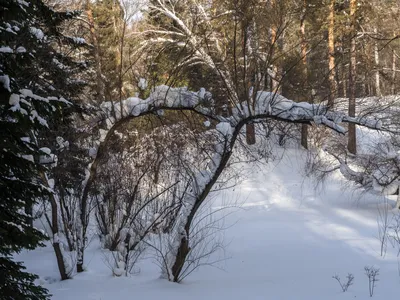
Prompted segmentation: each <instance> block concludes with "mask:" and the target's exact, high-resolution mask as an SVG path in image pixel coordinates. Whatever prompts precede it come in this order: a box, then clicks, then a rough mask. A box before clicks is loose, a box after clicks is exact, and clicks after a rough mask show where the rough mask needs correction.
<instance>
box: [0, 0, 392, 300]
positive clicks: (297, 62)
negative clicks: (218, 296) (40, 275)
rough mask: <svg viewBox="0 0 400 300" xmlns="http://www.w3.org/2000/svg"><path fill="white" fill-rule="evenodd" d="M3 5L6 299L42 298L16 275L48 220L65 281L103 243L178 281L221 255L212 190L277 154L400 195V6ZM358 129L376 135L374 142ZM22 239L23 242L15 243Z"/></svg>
mask: <svg viewBox="0 0 400 300" xmlns="http://www.w3.org/2000/svg"><path fill="white" fill-rule="evenodd" d="M5 2H6V3H5V4H4V6H3V7H2V10H1V24H0V34H1V44H0V84H1V85H2V87H1V94H0V95H1V97H2V100H1V107H0V111H1V122H2V124H3V125H4V126H5V127H4V128H7V130H2V137H4V141H2V142H0V148H2V149H3V150H1V151H2V152H1V160H2V164H3V161H4V162H6V161H7V164H6V163H4V166H2V169H1V172H2V173H1V178H2V179H1V189H2V190H1V192H2V193H3V192H4V194H7V197H8V198H7V199H12V201H14V202H13V203H15V206H9V207H7V208H4V212H0V214H1V215H0V216H6V217H4V220H1V218H0V222H2V223H3V224H1V225H2V226H1V227H0V228H6V230H5V231H4V232H3V231H1V235H2V236H1V239H2V240H4V241H6V242H7V243H5V244H7V245H9V246H4V247H3V248H1V246H0V253H1V254H2V255H4V258H1V259H0V271H1V268H3V269H4V270H6V269H9V270H11V271H10V272H8V273H7V274H11V275H10V276H9V277H7V276H8V275H5V277H4V279H3V278H2V277H1V276H0V279H1V280H4V282H7V284H4V287H3V288H2V287H0V293H4V294H6V295H7V294H9V295H11V294H12V293H15V290H20V291H22V290H25V289H27V290H32V291H33V294H35V293H36V295H39V294H40V295H41V297H42V298H43V299H45V298H46V297H47V296H46V291H45V290H43V289H41V288H38V287H37V286H36V287H35V286H34V285H33V284H32V285H29V284H27V283H26V282H27V281H28V282H31V283H32V282H33V280H34V279H35V278H36V277H35V276H31V275H26V276H28V277H27V278H28V279H26V280H27V281H26V280H25V281H24V280H22V281H20V279H19V278H21V276H23V275H15V274H22V273H23V272H24V271H22V270H23V266H22V265H18V264H16V265H15V266H14V265H13V266H14V267H13V268H10V267H7V264H11V262H12V259H11V257H12V254H13V253H14V252H19V251H21V249H22V248H35V247H36V246H37V245H41V241H43V240H45V239H46V237H45V235H43V234H41V233H40V232H39V231H37V230H35V229H33V227H32V226H31V225H32V224H33V223H34V224H36V223H38V222H39V221H40V222H42V224H44V225H43V226H44V228H45V231H46V234H47V236H48V237H49V239H50V243H51V245H52V247H53V249H54V253H55V256H56V259H57V266H58V270H59V273H60V277H61V279H62V280H64V279H68V278H71V277H73V275H74V274H75V273H76V272H78V273H79V272H83V271H84V270H85V250H86V248H87V246H88V244H89V242H90V241H91V240H92V239H94V238H95V237H99V239H100V241H101V247H102V249H103V250H104V253H105V257H106V262H107V263H108V265H109V266H110V269H111V271H112V274H113V275H114V276H123V275H128V274H130V273H132V272H134V271H135V266H136V263H137V262H138V261H139V260H140V258H141V257H142V256H143V253H145V252H146V251H148V249H152V251H153V252H154V253H155V257H156V258H157V261H158V264H159V266H160V270H161V273H162V275H163V276H164V277H165V278H166V279H168V280H170V281H174V282H180V281H182V280H183V279H184V278H185V277H187V276H188V275H190V274H191V273H192V272H193V270H195V269H196V268H197V267H199V266H201V265H203V264H208V263H210V262H209V261H208V260H207V258H208V257H209V256H210V255H211V254H212V253H214V252H216V251H218V249H220V248H221V245H220V244H219V243H218V242H217V241H215V240H214V243H211V244H210V242H209V239H210V237H212V236H213V233H215V228H220V227H218V226H216V224H217V223H218V221H215V220H211V219H212V218H209V217H208V216H207V218H206V217H204V212H203V211H202V209H203V207H204V203H205V200H206V199H209V198H210V197H211V196H210V192H214V191H218V190H221V189H224V188H227V187H230V186H232V185H233V186H234V185H235V184H237V182H239V180H240V178H241V174H240V171H239V170H238V169H237V168H235V166H236V164H239V163H243V162H248V161H257V162H264V161H269V160H271V159H273V155H272V152H273V151H272V149H273V148H274V147H276V146H279V147H285V146H288V147H289V146H291V147H292V146H293V145H295V147H298V146H301V147H303V148H304V149H306V150H308V151H309V152H308V153H309V161H308V167H307V170H306V171H307V172H308V174H309V175H312V176H314V177H315V178H317V180H323V179H324V178H326V177H327V176H329V175H330V174H332V173H333V172H335V171H337V170H338V171H340V172H341V174H342V175H343V176H344V178H346V180H348V181H350V182H353V183H355V184H356V186H357V187H359V188H361V189H364V190H366V191H370V192H374V193H378V194H382V195H393V194H399V186H400V138H399V133H400V102H399V97H398V94H399V90H400V80H398V76H399V74H398V72H400V71H399V66H398V61H399V54H400V32H399V30H398V29H399V28H400V11H399V9H400V5H399V2H398V1H397V0H396V1H395V0H393V1H392V0H384V1H383V0H371V1H364V0H318V1H317V0H301V1H298V0H296V1H295V0H268V1H260V0H227V1H225V0H215V1H209V0H207V1H202V0H188V1H182V0H119V1H117V0H103V1H100V0H98V1H97V0H91V1H90V0H62V1H61V0H44V1H40V0H36V1H26V2H25V1H19V0H18V1H17V0H6V1H5ZM3 99H6V100H3ZM288 99H292V100H288ZM15 124H19V125H20V126H15ZM318 125H320V126H318ZM361 131H365V132H370V133H371V132H374V134H375V132H378V133H376V134H375V135H373V134H372V133H371V135H373V136H374V138H373V139H371V141H369V143H368V145H366V144H365V143H364V142H362V143H361V142H360V141H358V139H357V136H358V134H359V133H360V132H361ZM2 140H3V139H2ZM6 141H9V142H6ZM1 143H3V144H4V145H3V144H1ZM3 146H4V147H3ZM24 169H27V170H29V172H27V173H24V172H22V171H21V170H24ZM15 178H16V179H18V180H16V179H15ZM24 182H25V183H26V182H30V183H31V184H32V187H29V186H23V183H24ZM18 184H21V186H17V185H18ZM19 189H20V190H21V193H22V194H21V195H25V198H26V199H28V198H29V199H31V200H23V201H22V200H21V198H23V199H25V198H24V197H21V195H18V193H17V192H16V190H19ZM29 189H31V190H34V192H32V191H30V190H29ZM23 193H26V194H23ZM397 199H398V200H397V203H396V205H395V206H396V208H398V209H400V195H399V196H398V197H397ZM10 201H11V200H10ZM2 209H3V208H2ZM6 210H7V211H6ZM21 224H22V225H21ZM3 225H4V226H3ZM18 226H23V228H25V229H26V230H27V231H26V233H23V234H26V236H29V237H30V239H31V241H30V242H29V243H28V244H18V246H15V244H16V243H17V242H16V241H15V239H14V238H12V237H10V234H9V233H8V232H12V230H17V229H16V228H20V227H18ZM398 226H400V218H399V220H398ZM28 228H31V229H28ZM25 229H24V230H25ZM397 229H398V228H397ZM21 231H23V230H21ZM396 232H397V235H393V233H389V231H388V233H387V234H388V239H392V240H394V241H395V242H397V245H400V240H399V236H398V233H399V232H400V231H396ZM3 236H4V237H3ZM210 245H211V246H210ZM399 249H400V248H399ZM14 272H15V273H14ZM18 272H22V273H18ZM4 274H6V273H4ZM24 274H27V273H24ZM29 276H31V277H29ZM10 278H11V279H10ZM15 286H17V287H15ZM22 286H23V288H22ZM2 289H3V290H2ZM25 297H27V296H26V295H25ZM27 299H28V298H27ZM29 299H36V298H34V296H32V298H29Z"/></svg>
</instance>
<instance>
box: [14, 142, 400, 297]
mask: <svg viewBox="0 0 400 300" xmlns="http://www.w3.org/2000/svg"><path fill="white" fill-rule="evenodd" d="M304 156H305V154H304V152H301V151H298V150H286V152H285V155H284V158H283V159H282V160H281V161H280V162H279V163H273V162H272V163H270V164H269V165H268V166H262V167H258V166H255V165H251V164H249V165H247V166H246V169H247V170H248V174H249V175H248V176H246V179H245V180H244V181H242V182H241V184H240V185H238V186H236V187H235V189H234V190H233V189H232V190H228V191H225V192H224V193H221V194H220V195H219V196H218V197H216V199H214V200H213V201H214V202H213V203H212V206H213V209H218V208H220V207H221V206H223V205H224V203H226V202H232V201H238V202H239V203H242V208H241V209H234V213H233V214H229V215H228V216H227V217H226V221H225V225H226V226H227V227H228V229H226V231H225V232H224V240H225V242H226V246H225V257H226V260H224V261H223V262H222V263H219V264H218V265H217V267H212V266H205V267H203V268H201V269H199V270H198V271H196V272H194V273H193V274H192V275H191V276H190V277H188V278H187V279H186V280H185V281H184V282H183V283H182V284H175V283H170V282H168V281H166V280H163V279H159V274H160V271H159V269H158V267H157V265H156V264H154V261H153V259H151V258H147V259H144V260H142V261H141V262H140V272H139V273H138V274H137V275H133V276H131V277H119V278H116V277H112V275H111V270H110V269H109V268H108V266H107V264H106V263H104V254H103V253H102V252H101V250H100V249H99V243H98V242H97V241H93V242H91V244H90V246H89V249H88V250H87V252H86V254H85V259H86V263H87V271H86V272H84V273H82V274H78V275H76V276H75V277H74V278H73V279H72V280H67V281H62V282H60V281H58V280H57V278H58V273H57V267H56V261H55V257H54V254H53V250H52V248H50V247H46V248H42V249H38V250H35V251H31V252H23V253H21V255H19V256H18V259H19V260H23V261H25V263H26V265H27V266H28V269H29V270H30V271H32V272H35V273H37V274H39V275H40V277H41V281H42V283H43V284H44V285H45V286H46V287H47V288H48V289H49V290H50V292H51V293H52V294H53V299H63V300H66V299H93V300H94V299H96V300H100V299H101V300H109V299H112V300H117V299H174V300H181V299H185V300H187V299H199V300H200V299H207V300H212V299H218V300H221V299H229V300H231V299H246V300H256V299H272V300H284V299H288V300H289V299H290V300H292V299H293V300H302V299H304V300H313V299H315V300H329V299H368V298H369V297H370V296H369V291H368V278H367V276H366V275H365V271H364V267H365V266H374V267H376V268H379V269H380V272H379V276H378V279H379V282H377V286H376V288H375V292H374V296H373V297H374V299H385V300H390V299H399V295H400V260H399V259H398V258H397V257H396V251H395V250H394V249H392V248H391V246H390V245H389V247H388V251H387V254H386V256H385V257H384V258H382V257H381V256H380V242H379V240H378V238H377V237H378V225H377V217H378V211H379V209H378V207H380V209H382V206H383V205H382V203H383V198H382V197H379V196H375V195H363V196H361V195H360V194H359V193H358V192H354V191H353V190H351V189H344V188H343V184H342V183H341V179H340V176H339V175H337V176H336V177H333V178H330V179H329V180H328V182H327V183H326V184H325V186H324V187H323V188H322V189H321V188H320V189H317V190H315V189H314V186H315V182H313V181H312V180H309V179H305V178H304V176H303V174H302V168H303V165H304V162H305V159H304ZM389 203H390V204H392V205H394V201H392V200H390V202H389ZM226 212H227V211H222V213H226ZM348 273H352V274H353V275H354V277H355V279H354V284H353V285H352V286H350V288H349V290H348V291H347V292H345V293H343V292H342V291H341V289H340V286H339V285H338V283H337V282H336V281H335V280H334V279H333V278H332V276H333V275H336V274H337V275H339V276H340V278H341V279H342V281H343V280H345V277H346V275H347V274H348Z"/></svg>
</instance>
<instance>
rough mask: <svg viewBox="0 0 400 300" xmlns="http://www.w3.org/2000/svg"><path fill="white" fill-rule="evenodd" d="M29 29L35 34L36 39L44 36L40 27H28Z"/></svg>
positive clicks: (41, 38)
mask: <svg viewBox="0 0 400 300" xmlns="http://www.w3.org/2000/svg"><path fill="white" fill-rule="evenodd" d="M29 31H30V32H31V33H32V34H33V35H34V36H36V38H37V39H38V40H40V41H41V40H43V38H44V33H43V31H42V30H41V29H39V28H36V27H30V28H29Z"/></svg>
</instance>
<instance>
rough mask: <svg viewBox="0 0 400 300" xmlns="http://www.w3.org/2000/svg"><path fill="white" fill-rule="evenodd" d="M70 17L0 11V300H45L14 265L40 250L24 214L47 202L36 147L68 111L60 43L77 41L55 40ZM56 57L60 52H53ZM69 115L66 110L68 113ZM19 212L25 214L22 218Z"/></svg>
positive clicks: (70, 85) (36, 3)
mask: <svg viewBox="0 0 400 300" xmlns="http://www.w3.org/2000/svg"><path fill="white" fill-rule="evenodd" d="M74 16H75V13H71V12H55V11H54V10H52V9H51V8H49V7H48V6H46V5H45V4H44V3H43V2H42V1H41V0H32V1H29V2H26V1H22V0H3V1H2V6H1V7H0V41H1V44H0V128H1V129H0V161H1V164H0V195H1V198H0V295H1V299H48V298H49V295H48V292H47V290H46V289H44V288H43V287H41V286H37V285H36V284H35V283H34V281H35V279H37V276H36V275H34V274H30V273H28V272H26V271H24V270H25V267H24V266H23V264H22V263H21V262H16V261H15V260H14V259H13V255H14V254H15V253H18V252H20V251H21V250H22V249H34V248H36V247H37V246H43V241H44V240H45V239H46V236H45V235H44V234H43V233H42V232H41V231H39V230H37V229H35V228H34V227H33V226H31V224H32V215H31V213H30V211H29V209H28V210H26V208H30V207H32V206H33V204H34V203H35V201H36V200H37V199H39V198H43V197H46V195H49V190H48V188H46V187H45V186H43V185H42V184H41V181H40V173H41V172H43V171H44V170H45V169H44V167H43V166H41V165H40V163H39V159H40V156H42V157H43V155H45V153H44V152H43V151H41V150H40V149H39V146H38V139H40V137H41V136H44V134H45V133H46V132H50V130H51V128H52V126H53V125H54V124H56V123H57V120H58V119H59V118H60V116H62V114H64V112H63V111H62V108H63V107H64V108H65V107H66V106H70V105H69V103H68V101H67V100H65V98H64V97H70V96H71V95H73V94H74V93H76V92H77V91H79V86H80V85H81V83H79V82H76V81H69V80H68V77H69V75H70V73H71V72H72V69H71V68H70V67H67V66H71V65H72V60H71V58H70V57H68V56H66V55H63V54H62V52H61V53H59V52H57V51H55V49H56V47H55V46H56V45H58V46H59V42H60V41H63V42H64V43H66V44H67V43H70V44H71V43H72V44H82V43H83V41H82V40H79V39H76V38H73V37H65V36H63V35H61V34H60V26H61V24H62V23H63V22H64V21H65V20H67V19H70V18H72V17H74ZM57 49H60V47H58V48H57ZM70 107H71V106H70ZM24 210H26V211H27V212H28V213H26V212H25V211H24Z"/></svg>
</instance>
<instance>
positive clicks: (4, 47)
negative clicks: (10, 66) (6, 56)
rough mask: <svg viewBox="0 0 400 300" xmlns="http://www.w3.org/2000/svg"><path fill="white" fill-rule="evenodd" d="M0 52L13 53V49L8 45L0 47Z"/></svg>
mask: <svg viewBox="0 0 400 300" xmlns="http://www.w3.org/2000/svg"><path fill="white" fill-rule="evenodd" d="M0 53H13V50H12V49H11V48H10V47H8V46H2V47H0Z"/></svg>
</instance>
